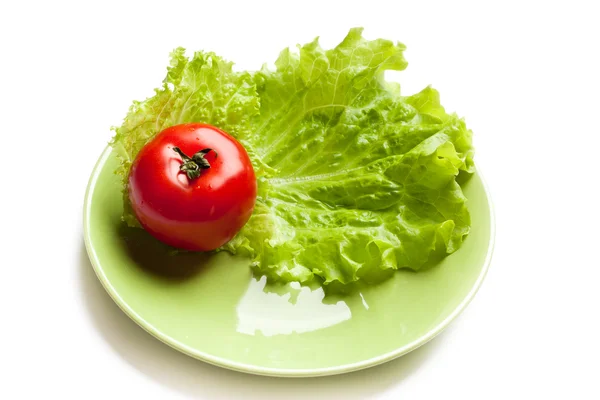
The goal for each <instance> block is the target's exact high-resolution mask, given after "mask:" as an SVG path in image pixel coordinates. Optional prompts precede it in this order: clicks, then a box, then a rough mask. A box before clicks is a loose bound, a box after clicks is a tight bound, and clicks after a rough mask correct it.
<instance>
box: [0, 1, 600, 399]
mask: <svg viewBox="0 0 600 400" xmlns="http://www.w3.org/2000/svg"><path fill="white" fill-rule="evenodd" d="M593 3H594V2H593V1H590V2H587V3H585V2H580V1H563V2H539V3H536V2H527V1H518V2H512V1H501V2H493V3H492V2H475V1H473V2H464V1H460V2H457V1H452V2H435V3H434V2H426V1H412V2H408V3H407V4H402V3H401V2H397V1H393V2H388V3H387V4H386V3H383V2H379V1H374V0H366V1H362V2H352V1H346V2H326V1H324V0H321V1H316V2H313V1H294V2H277V3H275V2H274V4H279V5H277V6H274V5H269V4H266V3H264V2H258V1H248V2H246V3H237V4H234V3H232V2H225V1H223V2H219V1H216V0H213V1H210V2H201V1H195V2H178V1H169V2H164V3H162V4H157V3H149V2H111V1H98V2H72V3H67V2H64V1H49V2H41V1H40V2H28V1H20V2H2V3H1V5H0V50H1V51H0V79H1V83H0V117H1V118H0V149H1V152H0V174H1V181H0V205H1V206H0V213H1V218H0V227H1V229H0V236H1V240H0V247H1V251H0V270H1V271H2V274H1V275H0V277H1V278H0V279H1V280H0V282H1V283H2V285H1V288H0V297H1V302H0V307H2V314H1V317H0V326H1V327H2V328H1V330H0V335H1V341H0V346H1V348H0V364H1V366H2V373H1V375H0V382H1V384H0V398H2V399H45V398H62V399H70V398H77V399H127V398H129V399H131V398H135V399H138V398H144V399H147V400H150V399H161V400H164V399H185V398H206V399H211V398H214V399H224V398H242V397H243V398H248V399H254V398H257V399H258V398H260V399H271V398H273V399H280V398H286V399H295V398H337V397H338V396H339V397H340V398H345V399H363V398H377V399H380V398H381V399H384V398H390V399H399V398H407V399H432V398H441V397H442V396H443V397H444V398H445V397H450V398H455V397H456V398H461V399H482V398H485V399H489V398H548V397H554V396H556V397H559V398H574V399H598V398H600V388H599V384H598V383H597V379H598V373H599V372H600V367H599V365H598V359H599V357H600V347H599V342H598V339H599V338H600V329H599V328H598V322H599V317H600V311H599V308H600V294H599V293H600V292H599V291H598V286H599V282H600V261H599V257H600V250H599V249H600V234H599V229H600V217H599V215H600V212H599V205H600V202H599V196H598V193H599V191H598V187H599V186H600V162H599V161H598V159H599V158H600V139H599V136H600V97H599V95H598V91H599V90H600V61H599V54H600V45H599V40H600V29H599V23H598V15H599V14H598V12H597V11H595V10H594V8H593ZM17 4H18V5H17ZM353 26H364V27H365V28H366V30H365V35H366V36H367V37H368V38H376V37H385V38H390V39H395V40H400V41H402V42H403V43H405V44H406V45H407V46H408V51H407V52H406V57H407V58H408V61H409V67H408V69H407V70H406V71H405V72H402V73H401V74H399V75H398V79H400V81H401V82H402V84H403V90H404V92H405V93H412V92H415V91H417V90H419V89H421V88H422V87H424V86H425V85H427V84H432V85H433V86H434V87H436V88H437V89H439V90H440V91H441V94H442V102H443V103H444V104H445V105H446V107H447V108H448V109H449V110H451V111H457V112H458V113H459V114H461V115H463V116H465V117H466V118H467V122H468V124H469V126H470V127H471V128H472V129H473V131H474V132H475V144H476V146H477V163H478V165H479V167H480V169H481V170H482V171H483V173H484V175H485V177H486V178H487V181H488V184H489V186H490V189H491V192H492V196H493V200H494V202H495V207H496V217H497V240H496V252H495V255H494V258H493V261H492V265H491V270H490V272H489V274H488V276H487V278H486V281H485V282H484V285H483V287H482V288H481V290H480V292H479V293H478V295H477V296H476V297H475V299H474V301H473V302H472V303H471V305H470V306H469V307H468V308H467V310H466V311H465V312H464V313H463V314H462V315H461V316H460V317H459V318H458V319H457V320H456V321H455V322H454V323H453V324H452V325H451V327H450V328H449V329H448V330H447V331H445V333H443V334H442V335H440V336H439V337H437V338H436V339H435V340H434V341H432V342H431V343H429V344H427V345H426V346H424V347H422V348H420V349H418V350H416V351H414V352H413V353H411V354H409V355H407V356H405V357H402V358H400V359H398V360H396V361H394V362H390V363H388V364H386V365H383V366H380V367H376V368H372V369H369V370H366V371H362V372H357V373H352V374H348V375H344V376H336V377H329V378H320V379H310V380H289V379H273V378H262V377H255V376H250V375H244V374H240V373H234V372H230V371H226V370H222V369H219V368H216V367H212V366H208V365H205V364H203V363H202V362H199V361H195V360H193V359H191V358H188V357H187V356H185V355H182V354H179V353H177V352H176V351H174V350H171V349H170V348H168V347H166V346H165V345H163V344H161V343H159V342H158V341H157V340H155V339H153V338H152V337H150V336H149V335H148V334H146V333H145V332H143V331H142V330H141V329H140V328H138V327H137V325H135V324H134V323H133V322H131V321H130V320H129V319H128V318H127V317H126V316H125V315H124V314H122V313H121V312H120V311H119V309H118V308H117V306H116V305H114V304H113V303H112V301H111V300H110V299H109V297H108V296H107V295H106V294H105V292H104V291H103V289H102V288H101V286H100V284H99V283H98V281H97V280H96V278H95V276H94V273H93V271H92V269H91V267H90V264H89V262H88V259H87V256H86V254H85V250H84V247H83V239H82V217H81V214H82V203H83V195H84V190H85V186H86V184H87V179H88V177H89V174H90V172H91V170H92V167H93V165H94V163H95V161H96V159H97V157H98V156H99V155H100V153H101V152H102V150H103V148H104V147H105V145H106V143H107V142H108V140H109V139H110V137H111V132H110V131H109V128H110V126H111V125H118V124H120V122H121V120H122V118H123V117H124V115H125V113H126V111H127V109H128V107H129V105H130V103H131V101H132V100H133V99H143V98H145V97H146V96H148V95H151V94H152V89H153V88H154V87H157V86H158V85H159V84H160V81H161V80H162V78H163V76H164V73H165V67H166V65H167V61H168V53H169V52H170V51H171V50H172V49H173V48H175V47H177V46H184V47H187V48H188V49H192V50H194V49H205V50H214V51H216V52H218V53H219V54H221V55H223V56H225V57H227V58H229V59H233V60H235V61H236V62H237V63H238V65H239V66H240V68H250V69H255V68H258V67H260V65H261V64H262V63H263V62H265V61H273V60H274V59H275V57H276V55H277V53H278V52H279V51H280V50H281V49H282V48H283V47H285V46H288V45H294V44H296V43H304V42H307V41H310V40H311V39H312V38H313V37H314V36H317V35H320V36H321V37H322V43H323V44H324V45H326V46H330V45H332V44H335V43H337V42H338V41H339V40H340V39H341V38H342V37H343V36H344V35H345V34H346V32H347V30H348V28H350V27H353Z"/></svg>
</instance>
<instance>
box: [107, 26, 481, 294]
mask: <svg viewBox="0 0 600 400" xmlns="http://www.w3.org/2000/svg"><path fill="white" fill-rule="evenodd" d="M404 50H405V47H404V46H403V45H402V44H400V43H394V42H391V41H388V40H383V39H378V40H372V41H369V40H366V39H364V38H363V37H362V29H359V28H355V29H352V30H351V31H350V32H349V34H348V35H347V36H346V38H345V39H344V40H343V41H342V43H340V44H339V45H338V46H336V47H335V48H334V49H330V50H324V49H322V48H321V47H320V45H319V43H318V39H315V40H314V41H313V42H311V43H308V44H306V45H304V46H301V47H299V51H298V52H292V51H291V50H290V49H286V50H284V51H282V52H281V54H280V55H279V58H278V59H277V61H276V63H275V65H276V69H275V70H269V69H268V68H266V67H263V69H262V70H261V71H258V72H255V73H252V74H249V73H246V72H241V73H237V72H233V71H232V69H231V64H229V63H226V62H224V61H223V60H221V59H220V58H218V57H217V56H215V55H214V54H211V53H208V54H204V53H196V54H195V55H194V58H193V59H192V61H189V62H188V61H187V59H185V57H184V56H183V50H182V49H178V50H176V51H175V53H174V54H173V56H172V57H173V60H172V62H171V67H170V68H169V72H168V75H167V78H166V79H165V85H164V86H163V88H162V89H160V90H157V92H156V96H154V97H153V98H151V99H148V100H146V101H145V102H142V103H134V106H132V109H131V110H130V113H129V115H128V116H127V118H126V119H125V122H124V124H123V126H122V127H120V128H117V134H116V136H115V139H114V141H113V143H114V145H122V146H123V148H124V150H125V151H124V153H125V154H126V157H124V161H123V166H122V170H121V171H120V174H121V175H122V176H124V177H126V171H127V167H128V164H127V163H128V161H127V160H131V159H132V158H133V157H134V156H135V154H136V153H137V151H139V149H140V148H141V146H143V144H144V143H145V142H146V141H147V140H148V139H149V138H151V137H152V136H153V135H154V134H156V133H157V132H159V131H160V130H161V129H163V128H165V127H167V126H169V125H172V124H175V123H180V122H193V121H201V122H208V123H211V124H214V125H216V126H218V127H220V128H222V129H224V130H225V131H228V132H229V133H231V134H232V135H234V136H236V137H237V138H238V139H239V140H240V141H241V142H242V143H243V144H244V145H245V147H246V148H247V149H248V151H249V154H250V156H251V158H252V160H253V163H254V165H255V167H256V169H257V171H258V184H259V193H258V198H257V204H256V207H255V211H254V213H253V216H252V217H251V219H250V221H249V222H248V223H247V224H246V226H245V227H244V228H243V229H242V231H240V233H239V234H238V235H237V236H236V237H235V238H234V239H233V240H232V241H230V242H229V243H228V244H227V245H225V246H224V247H223V249H221V250H225V251H229V252H231V253H234V254H240V255H244V256H248V257H251V258H252V260H253V264H252V265H253V270H254V272H255V273H256V274H258V275H266V276H267V278H268V279H269V280H270V281H277V282H291V281H297V282H301V283H303V284H307V283H310V282H314V281H317V282H321V283H324V284H331V283H334V282H335V283H336V284H342V285H346V284H350V283H353V282H359V281H364V282H377V281H380V280H382V279H385V278H386V277H388V276H389V275H390V273H392V272H393V271H394V270H396V269H399V268H411V269H413V270H418V269H420V268H422V267H423V266H426V265H429V264H431V263H433V262H435V261H436V260H439V259H440V258H441V257H443V256H445V255H447V254H450V253H452V252H454V251H456V250H457V249H458V248H459V247H460V245H461V243H462V241H463V240H464V238H465V236H466V235H467V234H468V232H469V227H470V218H469V212H468V209H467V206H466V199H465V197H464V195H463V193H462V190H461V187H460V185H459V184H458V183H457V180H456V178H457V176H458V175H459V173H461V172H463V173H471V172H473V170H474V164H473V147H472V143H471V136H472V133H471V131H470V130H468V129H467V127H466V125H465V122H464V121H463V120H462V119H460V118H459V117H457V116H456V115H454V114H448V113H446V112H445V110H444V108H443V107H442V106H441V104H440V101H439V94H438V92H437V91H435V90H434V89H432V88H430V87H427V88H425V89H424V90H423V91H421V92H419V93H417V94H415V95H412V96H403V95H401V93H400V86H399V85H398V84H396V83H390V82H387V81H386V80H385V78H384V72H385V71H386V70H396V71H400V70H403V69H405V68H406V66H407V63H406V61H405V59H404V56H403V51H404ZM216 82H227V84H226V85H225V86H223V85H221V84H217V83H216ZM125 202H127V199H126V198H125ZM124 219H125V220H126V221H128V222H129V223H130V224H134V223H135V221H131V219H132V215H131V213H130V212H129V210H128V209H127V207H126V211H125V216H124Z"/></svg>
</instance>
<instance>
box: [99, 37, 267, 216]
mask: <svg viewBox="0 0 600 400" xmlns="http://www.w3.org/2000/svg"><path fill="white" fill-rule="evenodd" d="M232 67H233V63H231V62H227V61H225V60H223V59H222V58H221V57H219V56H217V55H216V54H214V53H205V52H196V53H194V55H193V57H192V58H191V60H190V59H188V58H187V57H186V56H185V49H183V48H181V47H180V48H177V49H175V50H174V51H173V52H172V53H171V65H170V66H169V67H168V68H167V76H166V77H165V79H164V80H163V85H162V87H161V88H159V89H156V90H155V95H154V96H153V97H150V98H148V99H146V100H144V101H141V102H140V101H134V102H133V104H132V105H131V107H130V108H129V113H128V114H127V116H126V117H125V120H124V121H123V124H122V125H121V126H120V127H116V128H113V130H114V131H115V136H114V137H113V139H112V141H111V145H112V146H113V148H115V149H116V150H117V154H118V155H119V159H120V167H119V169H118V171H117V174H119V175H120V176H121V178H122V179H123V187H124V190H123V204H124V213H123V220H124V221H125V222H126V223H127V224H128V225H129V226H132V227H140V225H139V223H138V221H137V219H136V218H135V216H134V215H133V212H132V210H131V205H130V203H129V199H128V197H127V190H126V189H127V177H128V174H129V169H130V167H131V163H132V162H133V160H134V159H135V156H136V155H137V153H138V152H139V151H140V150H141V148H142V147H143V146H144V145H145V144H146V143H147V142H148V141H149V140H150V139H152V138H153V137H154V136H155V135H156V134H157V133H159V132H161V131H162V130H163V129H166V128H168V127H169V126H172V125H177V124H181V123H186V122H199V121H202V122H205V123H208V124H211V125H213V126H218V127H220V128H221V129H223V130H224V131H226V132H228V133H229V134H231V135H233V136H235V137H237V138H239V139H241V138H243V137H245V136H248V135H250V134H251V132H252V128H251V120H252V119H253V118H254V117H256V116H257V115H258V110H259V100H258V94H257V92H256V85H255V84H254V81H253V78H252V76H251V75H250V73H248V72H234V71H233V68H232Z"/></svg>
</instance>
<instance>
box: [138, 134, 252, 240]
mask: <svg viewBox="0 0 600 400" xmlns="http://www.w3.org/2000/svg"><path fill="white" fill-rule="evenodd" d="M129 199H130V200H131V205H132V206H133V211H134V213H135V215H136V217H137V219H138V220H139V222H140V223H141V224H142V226H143V227H144V228H145V229H146V230H147V231H148V232H149V233H150V234H151V235H153V236H154V237H155V238H157V239H158V240H160V241H162V242H164V243H166V244H169V245H171V246H173V247H177V248H181V249H186V250H192V251H209V250H214V249H216V248H218V247H220V246H222V245H224V244H225V243H227V242H228V241H229V240H231V239H232V238H233V237H234V236H235V234H236V233H237V232H238V231H239V230H240V229H241V228H242V227H243V226H244V224H245V223H246V222H247V221H248V219H249V218H250V215H251V214H252V210H253V209H254V203H255V201H256V177H255V175H254V169H253V168H252V163H251V162H250V158H249V157H248V154H247V153H246V150H245V149H244V147H243V146H242V145H241V144H240V143H239V142H238V141H237V140H235V139H234V138H233V137H231V136H229V135H228V134H227V133H225V132H223V131H221V130H220V129H217V128H215V127H213V126H210V125H206V124H198V123H192V124H183V125H176V126H172V127H170V128H167V129H165V130H164V131H162V132H160V133H159V134H158V135H156V137H154V138H153V139H152V141H150V142H148V143H147V144H146V145H145V146H144V147H143V148H142V150H141V151H140V153H139V154H138V155H137V157H136V159H135V161H134V162H133V165H132V166H131V171H130V173H129Z"/></svg>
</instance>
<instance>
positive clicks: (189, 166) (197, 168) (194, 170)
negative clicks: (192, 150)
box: [173, 147, 218, 180]
mask: <svg viewBox="0 0 600 400" xmlns="http://www.w3.org/2000/svg"><path fill="white" fill-rule="evenodd" d="M173 151H174V152H175V153H177V154H179V155H180V156H181V159H182V160H183V164H181V166H180V167H179V169H180V170H181V171H182V172H185V174H186V175H187V177H188V179H190V180H192V179H196V178H197V177H199V176H200V172H202V170H203V169H208V168H210V163H209V162H208V160H207V159H206V158H204V156H205V155H206V154H208V153H209V152H211V151H214V150H213V149H209V148H206V149H202V150H200V151H199V152H197V153H196V154H194V155H193V156H192V157H190V156H188V155H187V154H185V153H184V152H183V151H181V149H180V148H179V147H173ZM214 153H215V157H217V156H218V154H217V152H216V151H214Z"/></svg>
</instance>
